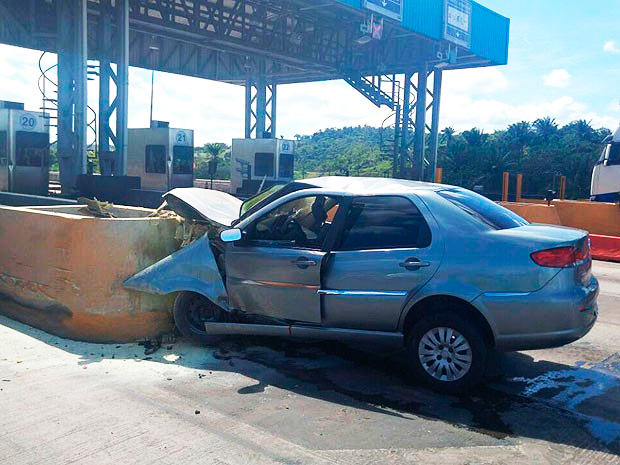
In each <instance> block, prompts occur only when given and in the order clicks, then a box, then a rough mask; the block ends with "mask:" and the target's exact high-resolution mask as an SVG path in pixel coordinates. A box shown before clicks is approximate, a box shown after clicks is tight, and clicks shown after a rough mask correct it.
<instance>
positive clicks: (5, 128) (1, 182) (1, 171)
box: [0, 101, 50, 195]
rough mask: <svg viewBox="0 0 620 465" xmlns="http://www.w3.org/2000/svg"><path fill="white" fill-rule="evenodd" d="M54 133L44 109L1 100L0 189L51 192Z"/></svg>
mask: <svg viewBox="0 0 620 465" xmlns="http://www.w3.org/2000/svg"><path fill="white" fill-rule="evenodd" d="M49 154H50V136H49V125H48V122H47V119H46V118H45V117H44V115H43V114H42V113H36V112H32V111H26V110H24V104H23V103H17V102H5V101H0V191H8V192H18V193H21V194H33V195H47V194H48V191H49V163H50V156H49Z"/></svg>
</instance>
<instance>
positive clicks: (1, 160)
mask: <svg viewBox="0 0 620 465" xmlns="http://www.w3.org/2000/svg"><path fill="white" fill-rule="evenodd" d="M6 143H7V140H6V131H0V166H6V165H8V164H9V150H8V147H7V144H6Z"/></svg>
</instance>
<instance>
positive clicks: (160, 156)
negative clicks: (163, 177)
mask: <svg viewBox="0 0 620 465" xmlns="http://www.w3.org/2000/svg"><path fill="white" fill-rule="evenodd" d="M144 171H145V172H146V173H155V174H166V147H165V146H164V145H147V146H146V148H145V149H144Z"/></svg>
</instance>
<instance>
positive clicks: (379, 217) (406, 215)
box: [338, 195, 431, 250]
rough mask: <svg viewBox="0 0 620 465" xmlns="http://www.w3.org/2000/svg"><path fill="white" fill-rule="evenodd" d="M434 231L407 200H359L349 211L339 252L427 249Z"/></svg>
mask: <svg viewBox="0 0 620 465" xmlns="http://www.w3.org/2000/svg"><path fill="white" fill-rule="evenodd" d="M430 243H431V231H430V228H429V227H428V224H427V222H426V220H425V219H424V216H423V215H422V213H420V210H418V208H417V207H416V206H415V205H414V204H413V202H411V201H410V200H409V199H406V198H405V197H399V196H391V195H386V196H376V197H357V198H355V199H354V200H353V202H352V204H351V207H350V208H349V211H348V212H347V216H346V220H345V225H344V229H343V231H342V235H341V237H340V241H339V247H338V250H368V249H405V248H406V249H408V248H424V247H428V246H429V245H430Z"/></svg>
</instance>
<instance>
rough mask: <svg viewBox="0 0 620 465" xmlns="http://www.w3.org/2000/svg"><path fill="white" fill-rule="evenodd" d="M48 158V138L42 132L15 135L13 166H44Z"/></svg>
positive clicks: (23, 132) (26, 132) (21, 132)
mask: <svg viewBox="0 0 620 465" xmlns="http://www.w3.org/2000/svg"><path fill="white" fill-rule="evenodd" d="M48 158H49V136H48V134H47V133H43V132H28V131H17V132H16V133H15V164H16V165H17V166H46V165H47V162H48Z"/></svg>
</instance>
